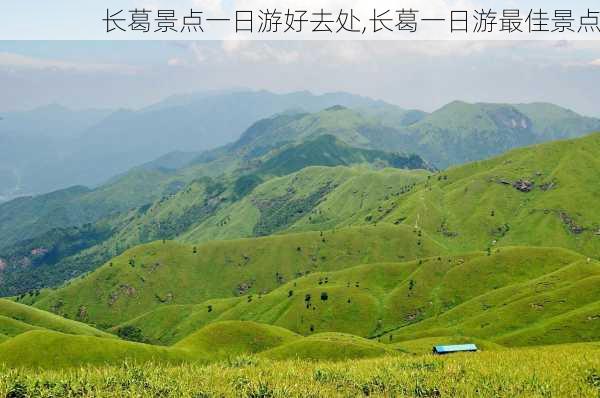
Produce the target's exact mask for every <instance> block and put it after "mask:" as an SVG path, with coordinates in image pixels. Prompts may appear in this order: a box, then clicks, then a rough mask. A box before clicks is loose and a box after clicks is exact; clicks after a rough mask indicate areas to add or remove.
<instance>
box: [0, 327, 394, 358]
mask: <svg viewBox="0 0 600 398" xmlns="http://www.w3.org/2000/svg"><path fill="white" fill-rule="evenodd" d="M397 353H398V351H397V350H394V349H391V348H389V347H387V346H385V345H384V344H380V343H376V342H372V341H368V340H365V339H361V338H358V337H355V336H348V335H339V334H335V333H328V334H321V335H315V336H311V337H308V338H304V337H301V336H298V335H296V334H294V333H292V332H290V331H287V330H285V329H282V328H278V327H274V326H270V325H261V324H257V323H254V322H221V323H216V324H213V325H210V326H207V327H206V328H203V329H201V330H199V331H198V332H196V333H194V334H192V335H191V336H189V337H187V338H186V339H184V340H182V341H180V342H179V343H177V344H175V345H173V346H171V347H159V346H153V345H149V344H142V343H135V342H129V341H122V340H118V339H107V338H102V337H95V336H80V335H77V336H76V335H68V334H63V333H59V332H54V331H39V330H35V331H29V332H26V333H23V334H21V335H19V336H17V337H14V338H11V339H8V340H5V341H4V342H2V343H0V366H2V365H4V366H6V367H9V368H42V369H63V368H72V367H81V366H90V365H91V366H95V367H99V366H106V365H108V366H110V365H118V364H122V363H123V362H125V361H127V362H128V363H130V364H132V365H134V366H135V365H141V364H156V363H160V364H161V366H167V365H169V364H171V365H175V364H182V363H208V362H214V361H219V360H220V361H223V360H226V361H230V363H231V364H232V366H237V365H235V364H236V362H239V363H240V365H241V366H243V364H244V363H245V362H244V361H249V360H253V359H252V357H250V355H253V354H258V355H260V356H264V357H267V358H273V359H302V360H307V359H328V360H330V361H331V360H344V359H350V358H353V359H359V358H371V357H377V356H385V355H397Z"/></svg>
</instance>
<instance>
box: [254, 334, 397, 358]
mask: <svg viewBox="0 0 600 398" xmlns="http://www.w3.org/2000/svg"><path fill="white" fill-rule="evenodd" d="M398 354H399V352H398V351H397V350H394V349H392V348H390V347H388V346H386V345H384V344H381V343H377V342H374V341H371V340H367V339H363V338H360V337H357V336H353V335H348V334H341V333H320V334H315V335H313V336H310V337H306V338H302V339H297V340H294V341H292V342H290V343H286V344H282V345H280V346H278V347H275V348H272V349H270V350H267V351H265V352H263V353H261V356H264V357H267V358H270V359H276V360H284V359H302V360H307V359H308V360H312V361H341V360H349V359H360V358H373V357H381V356H393V355H398Z"/></svg>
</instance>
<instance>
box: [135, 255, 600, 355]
mask: <svg viewBox="0 0 600 398" xmlns="http://www.w3.org/2000/svg"><path fill="white" fill-rule="evenodd" d="M598 278H600V263H598V262H589V263H588V262H587V260H586V259H585V257H582V256H580V255H578V254H575V253H572V252H569V251H566V250H563V249H544V248H505V249H502V250H501V251H500V252H497V253H493V254H492V255H491V256H488V255H486V254H485V253H472V254H467V255H459V256H450V257H446V256H442V257H439V258H438V257H434V258H429V259H423V260H419V261H413V262H408V263H381V264H371V265H363V266H358V267H354V268H349V269H345V270H340V271H335V272H319V273H315V274H311V275H309V276H306V277H302V278H299V279H296V280H294V281H291V282H288V283H287V284H285V285H283V286H281V287H279V288H278V289H276V290H274V291H273V292H271V293H269V294H266V295H262V296H256V295H254V296H251V297H241V298H238V299H227V300H211V301H208V302H205V303H202V304H197V305H187V306H164V307H161V308H158V309H156V310H154V311H150V312H148V313H146V314H144V315H142V316H139V317H137V318H135V319H133V320H131V321H129V322H127V323H126V325H131V326H135V327H138V328H140V329H141V330H142V333H143V334H144V336H145V337H146V338H148V339H150V340H151V341H154V342H158V343H162V344H171V343H173V342H175V341H177V340H179V339H181V338H183V337H184V336H186V335H189V334H191V333H193V332H194V331H195V330H198V329H199V328H201V327H203V326H204V325H207V324H210V323H211V322H218V321H223V320H238V319H241V320H252V321H257V322H262V323H268V324H272V325H277V326H280V327H284V328H286V329H289V330H292V331H294V332H296V333H300V334H303V335H314V334H315V333H321V332H327V331H335V332H343V333H352V334H354V335H358V336H363V337H377V336H380V337H379V338H378V339H379V340H380V341H381V342H383V343H395V342H399V341H404V340H413V339H420V338H424V337H436V336H450V337H452V336H472V337H476V338H479V339H485V340H491V341H497V342H499V343H501V344H503V345H531V344H556V343H563V342H575V341H593V340H597V338H598V336H599V335H600V330H599V329H598V327H600V326H599V325H598V322H597V320H596V319H594V318H593V316H594V315H595V313H594V311H596V310H597V305H598V303H599V302H600V294H598V289H594V287H595V286H597V285H598ZM290 292H291V294H290ZM324 292H325V293H327V299H326V300H323V299H322V293H324ZM307 295H310V297H311V298H310V301H309V302H308V303H307V301H306V297H307ZM209 306H210V311H209ZM515 314H518V316H517V315H515ZM588 317H590V318H589V319H588ZM575 321H577V323H576V322H575ZM557 322H562V323H560V325H562V329H559V328H557V326H556V323H557ZM569 322H572V323H570V324H569Z"/></svg>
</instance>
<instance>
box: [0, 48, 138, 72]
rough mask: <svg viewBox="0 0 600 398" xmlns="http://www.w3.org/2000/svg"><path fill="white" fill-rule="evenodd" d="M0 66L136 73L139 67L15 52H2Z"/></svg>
mask: <svg viewBox="0 0 600 398" xmlns="http://www.w3.org/2000/svg"><path fill="white" fill-rule="evenodd" d="M0 67H5V68H14V69H37V70H41V69H53V70H65V71H75V72H112V73H124V74H134V73H136V72H137V71H138V70H139V68H137V67H133V66H130V65H118V64H96V63H78V62H69V61H62V60H56V59H47V58H35V57H30V56H26V55H21V54H15V53H6V52H3V53H0Z"/></svg>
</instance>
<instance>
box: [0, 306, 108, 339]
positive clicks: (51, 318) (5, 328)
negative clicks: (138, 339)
mask: <svg viewBox="0 0 600 398" xmlns="http://www.w3.org/2000/svg"><path fill="white" fill-rule="evenodd" d="M31 330H46V331H47V330H50V331H55V332H62V333H67V334H75V335H85V336H96V337H105V338H110V337H114V336H113V335H111V334H109V333H106V332H102V331H100V330H98V329H94V328H92V327H91V326H88V325H86V324H84V323H81V322H76V321H71V320H69V319H65V318H62V317H60V316H57V315H55V314H52V313H49V312H46V311H41V310H38V309H36V308H32V307H30V306H27V305H23V304H19V303H15V302H13V301H9V300H4V299H0V335H1V336H0V337H2V338H3V339H8V338H9V337H14V336H17V335H19V334H21V333H25V332H28V331H31Z"/></svg>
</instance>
